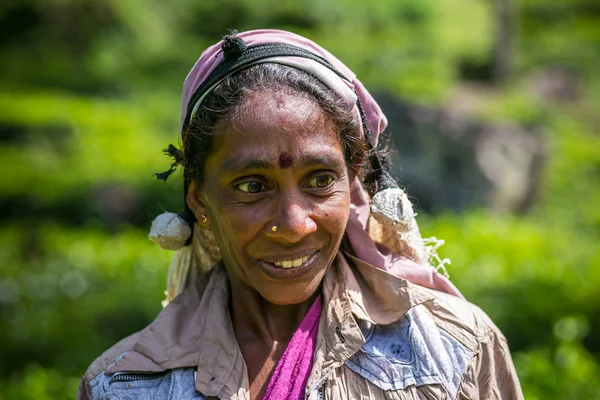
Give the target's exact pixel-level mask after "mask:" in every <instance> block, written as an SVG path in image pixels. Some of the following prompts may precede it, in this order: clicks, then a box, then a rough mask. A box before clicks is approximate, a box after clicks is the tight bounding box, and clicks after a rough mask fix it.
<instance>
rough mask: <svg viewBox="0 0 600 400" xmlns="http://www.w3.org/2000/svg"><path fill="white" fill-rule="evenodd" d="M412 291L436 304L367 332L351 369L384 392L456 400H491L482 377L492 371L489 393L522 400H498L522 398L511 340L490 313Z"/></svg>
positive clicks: (422, 305) (419, 306)
mask: <svg viewBox="0 0 600 400" xmlns="http://www.w3.org/2000/svg"><path fill="white" fill-rule="evenodd" d="M411 291H415V292H425V293H421V294H427V295H428V298H429V299H430V300H428V301H426V302H423V303H420V304H416V305H414V306H413V307H411V308H410V309H409V310H408V311H407V312H406V314H405V315H404V316H403V317H402V318H401V319H399V320H397V321H395V322H393V323H391V324H387V325H369V324H367V326H364V333H365V339H366V342H365V344H364V346H363V347H362V348H361V350H360V351H359V352H358V353H357V354H355V355H354V356H353V357H352V358H351V359H350V360H349V362H348V367H349V368H350V369H352V370H354V371H355V372H357V373H359V374H360V375H361V376H362V377H363V378H365V379H367V380H368V381H370V382H371V383H372V384H375V385H376V386H378V387H379V388H380V389H383V390H392V391H394V390H406V389H407V388H408V387H409V386H411V385H414V386H416V387H431V385H435V386H441V387H443V389H444V390H445V391H446V392H447V393H448V394H449V395H450V397H451V398H462V397H461V396H459V395H465V397H466V398H472V397H471V396H474V395H476V396H475V398H479V396H480V395H481V396H482V397H484V398H485V396H483V394H484V390H483V389H482V388H481V387H480V382H482V379H481V377H480V376H478V375H480V374H481V371H487V372H489V373H488V375H487V376H486V377H485V378H484V379H483V381H485V380H487V383H485V384H487V385H489V386H490V387H489V388H486V389H485V390H486V391H487V392H486V393H488V392H489V393H496V392H494V390H496V391H498V390H499V389H498V387H499V386H500V385H505V386H506V387H503V388H501V392H510V393H517V395H515V396H507V397H505V396H502V397H498V398H519V397H518V393H520V386H519V384H518V380H517V378H516V373H515V372H514V367H513V366H512V360H511V358H510V353H509V352H508V346H507V344H506V340H505V338H504V336H503V335H502V333H501V332H500V330H499V329H498V328H497V327H496V325H495V324H494V323H493V322H492V320H491V319H490V318H489V317H488V316H487V314H486V313H485V312H483V311H482V310H481V309H480V308H479V307H477V306H475V305H473V304H471V303H469V302H468V301H466V300H464V299H461V298H458V297H456V296H452V295H449V294H446V293H441V292H437V291H434V290H430V289H427V288H422V287H420V286H415V285H412V287H411ZM498 373H499V374H500V376H495V375H496V374H498ZM503 379H504V380H505V381H504V382H502V383H498V380H503ZM498 393H500V392H498ZM466 394H468V395H466ZM491 397H492V398H493V397H494V396H493V395H492V396H491Z"/></svg>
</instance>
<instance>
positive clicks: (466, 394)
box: [78, 253, 523, 400]
mask: <svg viewBox="0 0 600 400" xmlns="http://www.w3.org/2000/svg"><path fill="white" fill-rule="evenodd" d="M228 287H229V285H228V281H227V273H226V271H225V269H224V268H223V267H216V268H215V269H213V270H212V271H210V272H208V273H207V274H205V275H204V276H201V277H199V279H198V280H197V282H196V284H195V285H190V286H189V287H188V288H187V289H186V291H184V292H183V293H182V294H181V295H180V296H178V297H177V298H176V299H175V300H174V301H173V302H171V303H170V304H169V305H168V306H167V307H166V308H165V309H164V310H163V311H162V312H161V313H160V314H159V315H158V317H157V318H156V320H154V322H152V324H150V325H149V326H148V327H146V328H145V329H144V330H142V331H141V332H139V333H137V334H135V335H132V336H130V337H128V338H126V339H124V340H122V341H121V342H119V343H117V344H116V345H115V346H113V347H112V348H111V349H109V350H108V351H107V352H105V353H104V354H103V355H102V356H100V357H99V358H98V359H97V360H96V361H95V362H94V363H93V364H92V365H91V366H90V368H89V369H88V371H87V372H86V373H85V375H84V377H83V378H82V382H81V386H80V390H79V394H78V399H150V398H153V399H207V398H219V399H240V400H241V399H248V397H249V390H248V387H249V383H248V378H247V374H246V366H245V364H244V360H243V358H242V355H241V352H240V350H239V347H238V345H237V342H236V339H235V334H234V331H233V326H232V323H231V319H230V317H229V311H228V307H227V304H228V296H229V293H228V290H229V289H228ZM322 290H323V296H324V308H323V311H322V314H321V321H320V325H319V333H318V338H317V345H316V351H315V356H314V364H313V369H312V372H311V374H310V377H309V379H308V383H307V387H306V398H307V399H366V398H369V399H390V400H391V399H522V398H523V395H522V393H521V388H520V385H519V381H518V378H517V375H516V373H515V370H514V367H513V364H512V360H511V357H510V353H509V350H508V346H507V344H506V340H505V338H504V336H503V335H502V333H501V332H500V331H499V330H498V328H497V327H496V326H495V325H494V324H493V323H492V321H491V320H490V319H489V318H488V317H487V315H485V313H484V312H483V311H481V310H480V309H479V308H478V307H476V306H474V305H472V304H470V303H468V302H466V301H464V300H462V299H459V298H457V297H454V296H451V295H447V294H444V293H440V292H436V291H433V290H429V289H426V288H423V287H420V286H416V285H413V284H411V283H409V282H407V281H406V280H404V279H401V278H398V277H395V276H393V275H390V274H388V273H387V272H385V271H383V270H380V269H377V268H375V267H373V266H371V265H368V264H366V263H364V262H362V261H360V260H358V259H356V258H354V257H352V256H350V255H347V254H346V255H342V254H341V253H340V254H339V255H338V257H337V258H336V262H335V263H334V264H333V265H332V267H331V268H330V269H329V271H328V272H327V274H326V276H325V279H324V281H323V287H322Z"/></svg>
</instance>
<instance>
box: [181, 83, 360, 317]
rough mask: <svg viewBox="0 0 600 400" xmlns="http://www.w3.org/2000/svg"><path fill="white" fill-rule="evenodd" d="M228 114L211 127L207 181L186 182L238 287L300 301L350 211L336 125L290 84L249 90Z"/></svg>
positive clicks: (276, 299)
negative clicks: (212, 137)
mask: <svg viewBox="0 0 600 400" xmlns="http://www.w3.org/2000/svg"><path fill="white" fill-rule="evenodd" d="M230 119H231V121H230V123H228V124H221V125H219V126H218V127H217V128H216V130H215V134H216V135H215V141H214V142H215V143H214V146H213V151H212V152H211V155H210V156H209V158H208V159H207V162H206V167H205V175H204V183H203V185H202V187H200V188H198V187H197V185H196V184H194V183H193V184H192V185H191V186H190V193H193V191H195V192H196V193H197V195H198V199H199V203H198V204H197V205H196V206H197V207H196V210H195V211H194V212H195V214H196V216H197V218H198V217H199V216H200V215H201V214H205V215H207V216H208V218H209V221H210V222H209V223H210V229H211V230H212V231H213V233H214V235H215V237H216V240H217V242H218V244H219V246H220V248H221V252H222V255H223V260H224V262H225V265H226V267H227V270H228V273H229V276H230V280H231V282H232V285H234V290H235V285H239V284H242V285H245V286H248V287H250V288H252V289H254V290H256V291H257V292H258V293H260V294H261V295H262V297H263V298H265V299H266V300H267V301H269V302H271V303H274V304H278V305H287V304H298V303H301V302H303V301H305V300H307V299H308V298H309V297H310V296H311V295H312V294H313V293H314V292H315V291H316V289H317V288H318V286H319V284H320V282H321V279H322V277H323V275H324V274H325V271H326V270H327V268H328V266H329V265H330V264H331V263H332V261H333V259H334V257H335V255H336V252H337V250H338V248H339V245H340V242H341V239H342V236H343V234H344V230H345V228H346V223H347V220H348V214H349V207H350V183H349V177H348V172H347V168H346V164H345V160H344V153H343V150H342V147H341V145H340V143H339V140H338V137H337V134H336V131H335V130H334V127H333V126H332V124H331V123H330V122H329V121H328V120H326V118H325V116H324V114H323V112H322V110H321V109H320V107H319V106H318V104H317V103H316V102H314V101H313V100H311V99H309V98H307V97H304V96H298V95H293V94H288V93H284V92H255V93H251V94H248V95H247V97H246V98H245V99H244V101H243V104H242V105H241V106H240V107H238V109H237V112H236V113H234V117H233V118H230ZM188 203H190V200H189V196H188ZM191 208H192V209H194V207H191Z"/></svg>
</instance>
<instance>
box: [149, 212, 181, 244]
mask: <svg viewBox="0 0 600 400" xmlns="http://www.w3.org/2000/svg"><path fill="white" fill-rule="evenodd" d="M191 235H192V229H191V228H190V226H189V225H188V223H187V222H186V221H185V220H184V219H183V218H181V217H180V216H179V215H177V214H175V213H171V212H165V213H162V214H160V215H159V216H157V217H156V218H155V219H154V221H153V222H152V227H151V228H150V233H149V234H148V237H149V238H150V240H152V241H153V242H154V243H156V244H158V245H159V246H160V247H161V248H163V249H165V250H179V249H181V248H182V247H184V246H185V243H186V242H187V240H188V239H189V238H190V236H191Z"/></svg>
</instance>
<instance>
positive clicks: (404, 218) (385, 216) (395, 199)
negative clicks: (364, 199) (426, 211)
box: [371, 187, 415, 232]
mask: <svg viewBox="0 0 600 400" xmlns="http://www.w3.org/2000/svg"><path fill="white" fill-rule="evenodd" d="M371 215H372V216H373V217H374V218H375V219H376V220H377V221H379V222H380V223H382V224H384V225H392V226H394V227H396V229H398V231H402V232H407V231H409V230H411V229H412V228H413V226H414V225H415V214H414V211H413V208H412V204H411V203H410V200H408V196H406V193H404V190H402V189H400V188H397V187H395V188H387V189H383V190H381V191H379V192H377V193H375V195H373V197H372V199H371Z"/></svg>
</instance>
